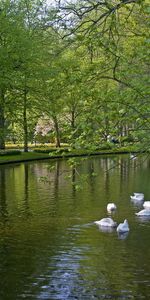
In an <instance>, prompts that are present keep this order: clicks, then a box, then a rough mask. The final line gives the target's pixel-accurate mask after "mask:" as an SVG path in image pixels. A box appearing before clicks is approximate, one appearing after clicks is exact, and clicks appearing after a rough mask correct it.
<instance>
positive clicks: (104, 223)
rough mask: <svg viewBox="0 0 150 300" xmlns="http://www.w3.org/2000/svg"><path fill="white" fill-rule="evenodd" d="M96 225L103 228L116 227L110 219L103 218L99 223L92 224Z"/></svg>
mask: <svg viewBox="0 0 150 300" xmlns="http://www.w3.org/2000/svg"><path fill="white" fill-rule="evenodd" d="M94 223H95V224H96V225H99V226H105V227H116V226H117V223H116V222H114V221H113V220H112V219H111V218H103V219H101V220H100V221H95V222H94Z"/></svg>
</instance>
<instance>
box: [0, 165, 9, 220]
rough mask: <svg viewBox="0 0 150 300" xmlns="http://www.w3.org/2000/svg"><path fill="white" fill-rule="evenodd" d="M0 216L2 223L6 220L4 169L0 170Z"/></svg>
mask: <svg viewBox="0 0 150 300" xmlns="http://www.w3.org/2000/svg"><path fill="white" fill-rule="evenodd" d="M0 214H1V216H2V218H3V220H4V221H6V220H7V217H8V211H7V202H6V169H5V168H2V169H1V170H0Z"/></svg>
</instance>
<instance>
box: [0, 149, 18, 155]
mask: <svg viewBox="0 0 150 300" xmlns="http://www.w3.org/2000/svg"><path fill="white" fill-rule="evenodd" d="M18 154H21V151H20V150H0V156H7V155H18Z"/></svg>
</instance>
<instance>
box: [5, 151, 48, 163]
mask: <svg viewBox="0 0 150 300" xmlns="http://www.w3.org/2000/svg"><path fill="white" fill-rule="evenodd" d="M45 158H49V155H48V154H44V153H33V152H29V153H24V152H22V153H21V154H18V155H5V156H1V157H0V164H6V163H13V162H20V161H30V160H36V159H37V160H38V159H45Z"/></svg>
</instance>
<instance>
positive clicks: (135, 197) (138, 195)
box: [130, 193, 144, 201]
mask: <svg viewBox="0 0 150 300" xmlns="http://www.w3.org/2000/svg"><path fill="white" fill-rule="evenodd" d="M130 199H131V200H135V201H143V200H144V194H143V193H134V195H133V196H130Z"/></svg>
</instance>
